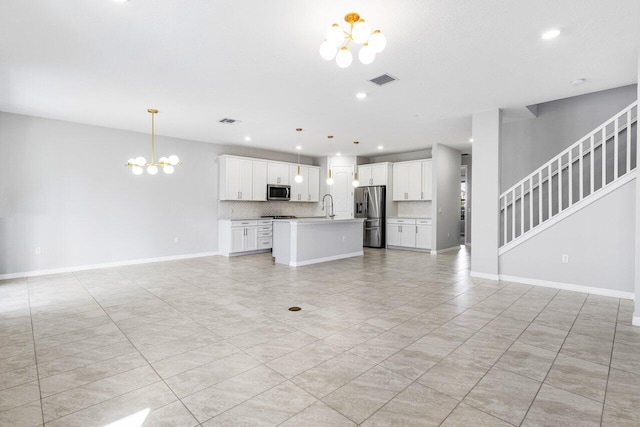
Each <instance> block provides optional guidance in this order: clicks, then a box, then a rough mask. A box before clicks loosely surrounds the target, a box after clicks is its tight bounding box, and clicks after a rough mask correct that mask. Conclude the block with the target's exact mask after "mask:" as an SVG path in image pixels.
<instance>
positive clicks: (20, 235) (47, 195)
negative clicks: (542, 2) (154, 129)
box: [0, 112, 312, 274]
mask: <svg viewBox="0 0 640 427" xmlns="http://www.w3.org/2000/svg"><path fill="white" fill-rule="evenodd" d="M156 152H157V153H158V154H159V155H168V154H176V155H178V156H179V157H180V158H181V160H182V161H183V164H182V165H181V166H178V167H177V168H176V171H175V173H174V174H173V175H170V176H167V175H164V174H163V173H162V172H160V173H159V174H158V175H156V176H149V175H147V174H144V175H141V176H134V175H133V174H132V173H131V171H130V170H129V169H128V168H127V167H125V166H124V164H125V163H126V162H127V160H128V159H129V158H131V157H136V156H139V155H142V156H144V157H146V158H149V157H150V136H149V135H148V134H145V133H136V132H128V131H121V130H116V129H109V128H103V127H97V126H88V125H82V124H77V123H69V122H62V121H57V120H48V119H42V118H36V117H30V116H23V115H16V114H8V113H1V112H0V153H1V159H2V163H3V166H2V168H0V274H11V273H20V272H27V271H36V270H48V269H56V268H65V267H75V266H83V265H93V264H100V263H109V262H120V261H127V260H136V259H146V258H154V257H164V256H176V255H183V254H194V253H203V252H214V251H216V250H217V241H218V237H217V192H218V185H217V181H218V175H217V174H218V168H217V162H216V158H217V156H218V155H219V154H236V155H247V156H253V157H261V158H269V159H271V160H282V161H293V162H295V161H296V155H295V154H284V153H274V152H267V151H263V150H254V149H250V148H247V147H236V146H220V145H214V144H208V143H203V142H195V141H187V140H181V139H175V138H167V137H160V136H157V137H156ZM301 161H303V162H305V163H311V161H312V159H309V158H303V159H302V160H301ZM175 237H178V240H179V241H178V243H177V244H176V243H174V238H175ZM36 247H40V248H41V254H40V255H36V254H35V248H36Z"/></svg>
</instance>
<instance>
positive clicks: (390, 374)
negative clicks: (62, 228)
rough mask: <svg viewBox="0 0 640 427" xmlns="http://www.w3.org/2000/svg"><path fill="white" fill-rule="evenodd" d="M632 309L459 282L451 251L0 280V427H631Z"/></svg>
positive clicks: (637, 340)
mask: <svg viewBox="0 0 640 427" xmlns="http://www.w3.org/2000/svg"><path fill="white" fill-rule="evenodd" d="M294 305H295V306H300V307H302V311H300V312H290V311H288V310H287V308H288V307H290V306H294ZM632 308H633V305H632V302H631V301H627V300H618V299H615V298H606V297H600V296H595V295H588V294H583V293H577V292H567V291H558V290H555V289H548V288H541V287H532V286H526V285H521V284H512V283H506V282H494V281H488V280H478V279H471V278H469V254H468V252H467V251H466V250H465V249H463V250H461V251H460V252H457V253H448V254H442V255H437V256H431V255H428V254H423V253H414V252H405V251H393V250H388V251H385V250H367V251H366V254H365V257H364V258H355V259H349V260H343V261H337V262H330V263H325V264H319V265H314V266H307V267H302V268H297V269H295V268H288V267H284V266H280V265H275V264H273V263H272V260H271V257H270V255H269V254H260V255H254V256H245V257H238V258H232V259H227V258H223V257H209V258H200V259H193V260H185V261H176V262H166V263H157V264H147V265H140V266H131V267H123V268H111V269H103V270H92V271H84V272H78V273H73V274H58V275H52V276H46V277H36V278H30V279H20V280H8V281H4V282H0V425H1V426H39V425H47V426H83V427H85V426H94V425H95V426H104V425H109V424H110V423H116V424H114V425H121V426H122V425H127V426H140V425H146V426H147V425H153V426H156V425H158V426H164V425H171V426H195V425H203V426H254V425H256V426H271V425H283V426H311V427H313V426H353V425H362V426H391V425H397V426H430V425H440V424H441V425H444V426H470V425H473V426H477V425H488V426H508V425H526V426H536V425H554V426H558V425H569V426H577V425H580V426H583V425H584V426H586V425H608V426H614V425H616V426H617V425H634V426H636V425H640V410H639V409H638V408H640V328H636V327H632V326H631V325H630V322H631V314H632ZM124 421H126V422H128V424H126V423H124ZM117 422H120V423H121V424H117Z"/></svg>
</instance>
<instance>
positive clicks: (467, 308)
mask: <svg viewBox="0 0 640 427" xmlns="http://www.w3.org/2000/svg"><path fill="white" fill-rule="evenodd" d="M461 280H464V279H461ZM456 283H457V282H456ZM478 286H480V285H478ZM506 286H507V285H505V286H502V287H501V288H499V289H496V290H495V291H494V292H492V293H491V294H489V295H487V296H486V297H485V298H483V299H481V300H480V301H478V302H477V303H476V304H479V303H481V302H482V301H485V300H486V299H488V298H490V297H491V296H493V295H495V294H496V293H498V292H499V291H501V290H502V289H504V288H505V287H506ZM475 287H477V286H475ZM475 287H474V288H475ZM474 288H471V289H468V290H467V291H465V292H461V293H460V294H458V295H455V296H453V297H451V298H449V299H448V300H445V301H443V302H442V303H440V304H438V305H436V306H433V307H431V308H430V309H428V310H425V311H423V312H422V313H419V314H417V315H416V316H413V317H411V318H410V319H407V321H409V320H412V319H414V318H416V317H418V316H420V315H421V314H423V313H426V312H428V311H430V310H432V309H434V308H436V307H439V306H441V305H444V304H447V303H449V301H451V300H453V299H456V298H457V297H459V296H460V295H463V294H465V293H467V292H468V291H470V290H472V289H474ZM531 289H532V288H530V289H529V291H527V292H525V293H524V294H522V295H520V297H518V299H516V300H515V301H514V302H512V303H511V304H509V306H508V307H506V308H505V309H504V310H502V311H501V312H500V313H499V314H497V315H496V316H494V319H495V318H496V317H498V316H499V315H500V314H502V313H503V312H504V311H506V310H507V309H508V308H509V307H511V306H512V305H513V304H515V303H516V302H517V301H519V300H520V299H521V298H522V297H524V296H525V295H526V294H527V293H529V292H530V291H531ZM405 305H408V304H404V305H402V306H400V307H403V306H405ZM454 305H455V304H454ZM472 307H473V306H470V307H464V308H465V310H464V311H463V312H461V313H458V314H457V315H456V316H454V317H452V318H451V319H449V320H447V322H445V323H443V324H441V325H439V326H438V327H437V328H435V329H438V328H440V327H442V326H444V325H445V324H446V323H448V322H450V321H451V320H453V319H455V318H456V317H458V316H460V315H461V314H463V313H465V312H466V311H467V310H469V309H471V308H472ZM398 308H399V307H398ZM362 323H364V322H362ZM403 323H404V322H403ZM487 323H489V322H487ZM397 326H399V325H397ZM397 326H394V327H393V328H391V329H389V330H387V331H385V332H389V331H391V330H393V329H395V328H396V327H397ZM435 329H433V330H432V331H430V332H428V333H426V334H425V335H423V336H422V337H420V338H417V339H416V340H414V341H412V342H411V343H410V344H408V345H406V346H405V347H402V348H401V349H400V350H398V351H396V352H395V353H393V354H391V355H389V356H388V357H386V358H385V359H383V360H382V361H380V362H378V363H377V364H375V365H374V366H372V367H371V368H370V369H367V370H366V371H365V372H363V373H362V374H360V375H358V376H356V377H354V378H353V379H351V380H350V381H348V382H347V383H346V384H348V383H349V382H351V381H354V380H355V379H357V378H359V377H361V376H362V375H364V374H366V373H367V372H369V371H370V370H371V369H373V368H375V367H380V368H382V369H385V370H388V371H390V372H393V373H394V374H396V375H399V376H401V377H404V378H406V379H408V380H410V381H411V383H409V384H408V385H407V386H406V387H404V388H403V389H402V390H400V391H398V392H397V393H396V394H395V395H393V397H391V399H389V400H388V401H387V402H385V404H384V405H382V406H381V407H380V408H378V409H377V410H376V411H374V412H373V413H372V414H371V415H369V416H368V417H367V418H365V419H364V421H363V423H364V422H365V421H366V420H368V419H369V418H371V417H372V416H373V415H375V414H376V413H377V412H378V411H379V410H380V409H382V408H384V407H385V406H386V405H387V404H388V403H389V402H390V401H391V400H393V399H395V398H396V397H397V396H398V395H399V394H400V393H402V392H403V391H405V390H406V389H407V388H409V387H410V386H412V385H413V384H415V383H416V382H418V380H417V379H415V380H412V379H411V378H408V377H406V376H404V375H402V374H400V373H398V372H395V371H394V370H392V369H389V368H386V367H384V366H381V364H382V363H384V362H385V361H386V360H387V359H389V358H391V357H393V356H395V355H396V354H398V353H399V352H401V351H402V350H404V349H406V348H407V347H409V346H411V345H413V344H415V343H416V342H417V341H419V340H420V339H422V338H424V337H425V336H427V335H429V334H430V333H431V332H433V331H434V330H435ZM467 329H470V328H467ZM479 331H480V330H478V331H476V332H474V333H473V334H472V335H471V336H469V338H467V339H465V340H464V341H463V342H462V343H460V345H458V346H457V347H455V348H454V349H453V350H451V351H450V352H449V353H447V355H446V356H445V357H447V356H448V355H449V354H451V353H453V352H454V351H455V350H456V349H458V348H459V347H460V346H462V345H463V344H464V343H466V342H467V341H468V340H469V339H471V337H473V336H474V335H475V334H476V333H477V332H479ZM385 332H382V333H381V334H379V335H377V336H375V337H372V338H370V339H368V340H366V341H364V342H362V343H361V344H364V343H366V342H368V341H370V340H373V339H375V338H377V337H378V336H380V335H382V334H384V333H385ZM361 344H358V345H361ZM355 347H357V346H354V347H351V348H349V349H348V350H346V351H344V352H343V353H342V354H344V353H346V352H348V351H349V350H352V349H353V348H355ZM334 357H337V356H334ZM332 359H333V358H332ZM442 359H444V357H443V358H442ZM442 359H441V360H442ZM329 360H331V359H329ZM323 363H324V362H323ZM310 369H311V368H310ZM305 372H306V371H305ZM427 372H428V370H427ZM294 384H295V383H294ZM346 384H343V385H342V386H340V387H338V388H337V389H336V390H339V389H340V388H342V387H344V386H345V385H346ZM418 384H420V385H421V386H424V385H423V384H421V383H418ZM424 387H427V386H424ZM427 388H429V389H431V388H430V387H427ZM336 390H334V391H332V392H331V393H333V392H335V391H336ZM432 390H433V389H432ZM305 391H306V390H305ZM436 391H437V390H436ZM331 393H329V394H327V396H329V395H330V394H331ZM309 394H311V393H309ZM312 396H314V397H316V396H315V395H313V394H312ZM327 396H324V397H327ZM324 397H323V398H318V400H320V401H321V402H322V403H324V404H326V405H327V406H329V407H330V408H332V409H333V410H335V411H337V412H338V413H340V414H341V415H343V416H345V417H346V418H347V419H349V420H351V421H353V422H354V423H355V421H354V420H352V419H350V418H349V417H348V416H347V415H345V414H343V413H342V412H340V411H339V410H337V409H336V408H334V407H333V406H331V405H330V404H328V403H326V402H325V401H324V400H322V399H324ZM456 407H457V405H456ZM454 409H455V408H454ZM452 411H453V410H452ZM356 424H358V423H356Z"/></svg>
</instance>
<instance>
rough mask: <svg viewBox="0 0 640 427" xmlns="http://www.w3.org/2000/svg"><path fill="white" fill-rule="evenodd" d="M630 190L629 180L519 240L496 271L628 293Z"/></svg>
mask: <svg viewBox="0 0 640 427" xmlns="http://www.w3.org/2000/svg"><path fill="white" fill-rule="evenodd" d="M635 193H636V181H635V180H633V181H631V182H629V183H627V184H625V185H624V186H622V187H621V188H619V189H617V190H615V191H613V192H611V193H610V194H607V195H606V196H604V197H602V198H601V199H599V200H597V201H595V202H594V203H592V204H590V205H588V206H586V207H584V208H582V209H580V210H579V211H577V212H576V213H574V214H573V215H571V216H569V217H567V218H565V219H564V220H562V221H560V222H559V223H558V224H556V225H554V226H553V227H551V228H549V229H547V230H544V231H542V232H541V233H539V234H537V235H535V236H534V237H532V238H530V239H529V240H527V241H526V242H523V243H521V244H520V245H518V246H516V247H515V248H514V249H512V250H510V251H509V252H507V253H505V254H503V255H501V256H500V274H501V275H506V276H516V277H521V278H527V279H537V280H544V281H549V282H558V283H566V284H571V285H578V286H588V287H594V288H602V289H608V290H616V291H623V292H629V293H633V292H634V285H633V278H634V268H635V260H636V256H635V250H634V240H633V239H631V238H629V237H630V232H631V231H632V230H634V229H635V226H634V222H635ZM474 250H475V244H474ZM563 254H566V255H569V263H562V255H563ZM507 280H508V279H507Z"/></svg>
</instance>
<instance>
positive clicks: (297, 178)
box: [294, 175, 304, 184]
mask: <svg viewBox="0 0 640 427" xmlns="http://www.w3.org/2000/svg"><path fill="white" fill-rule="evenodd" d="M294 180H295V181H296V182H297V183H298V184H300V183H301V182H302V181H304V178H302V175H296V177H295V178H294Z"/></svg>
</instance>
